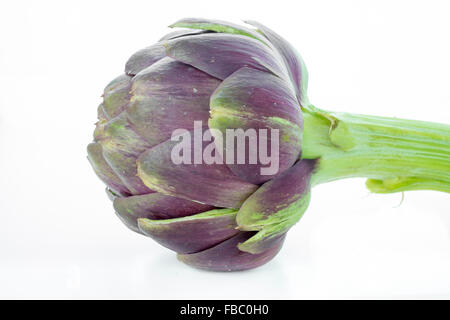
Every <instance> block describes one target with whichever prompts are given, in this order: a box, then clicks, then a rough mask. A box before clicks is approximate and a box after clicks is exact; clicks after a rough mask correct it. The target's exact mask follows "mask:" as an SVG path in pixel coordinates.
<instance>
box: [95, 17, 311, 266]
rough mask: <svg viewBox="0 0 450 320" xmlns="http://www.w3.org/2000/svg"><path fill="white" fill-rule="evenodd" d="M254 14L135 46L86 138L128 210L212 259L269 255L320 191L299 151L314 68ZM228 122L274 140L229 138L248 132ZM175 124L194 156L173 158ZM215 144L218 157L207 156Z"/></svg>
mask: <svg viewBox="0 0 450 320" xmlns="http://www.w3.org/2000/svg"><path fill="white" fill-rule="evenodd" d="M250 24H251V25H253V26H255V27H256V28H257V29H255V28H252V27H244V26H239V25H236V24H232V23H228V22H223V21H213V20H206V19H183V20H181V21H178V22H177V23H175V24H173V25H172V26H171V27H181V28H185V29H183V30H177V31H175V32H172V33H170V34H168V35H166V36H164V37H163V38H162V39H161V40H160V41H159V42H158V43H156V44H154V45H152V46H149V47H146V48H144V49H142V50H140V51H138V52H137V53H135V54H134V55H132V56H131V58H130V59H129V60H128V61H127V63H126V66H125V74H123V75H121V76H119V77H117V78H116V79H114V80H113V81H112V82H110V83H109V84H108V85H107V86H106V88H105V90H104V93H103V102H102V104H101V105H100V106H99V108H98V118H99V121H98V122H97V124H96V130H95V132H94V142H93V143H91V144H90V145H89V146H88V158H89V161H90V162H91V165H92V167H93V168H94V171H95V173H96V174H97V176H98V177H99V178H100V179H101V180H102V181H103V182H104V183H105V184H106V185H107V190H108V191H107V192H108V196H109V197H110V199H111V200H112V201H113V206H114V209H115V211H116V214H117V215H118V217H119V218H120V220H122V222H123V223H124V224H125V225H126V226H127V227H128V228H130V229H131V230H133V231H135V232H137V233H139V234H142V235H145V236H148V237H150V238H152V239H154V240H155V241H157V242H158V243H160V244H161V245H163V246H165V247H167V248H169V249H171V250H173V251H175V252H176V253H177V254H178V258H179V260H181V261H183V262H185V263H187V264H189V265H192V266H195V267H198V268H202V269H207V270H215V271H234V270H245V269H250V268H254V267H257V266H260V265H262V264H265V263H266V262H268V261H269V260H271V259H272V258H273V257H274V256H275V255H276V254H277V253H278V251H279V250H280V248H281V246H282V244H283V241H284V239H285V235H286V232H287V231H288V230H289V228H290V227H291V226H292V225H293V224H295V223H296V222H297V221H298V220H299V219H300V217H301V215H302V214H303V212H304V211H305V210H306V207H307V206H308V202H309V197H310V177H311V173H312V172H313V170H314V165H315V163H314V161H313V160H299V159H301V146H302V133H303V117H302V110H301V107H306V106H307V105H308V99H307V96H306V87H307V72H306V68H305V67H304V63H303V61H302V59H301V57H300V56H299V55H298V54H297V53H296V52H295V50H294V49H293V48H292V47H291V46H290V45H289V44H288V43H287V42H286V41H285V40H283V39H282V38H281V37H280V36H278V35H277V34H276V33H274V32H273V31H272V30H270V29H268V28H266V27H265V26H263V25H261V24H258V23H256V22H251V23H250ZM228 129H232V130H235V131H236V130H241V131H240V132H244V133H245V136H244V139H248V140H243V141H252V142H253V143H256V145H257V146H258V147H259V148H258V151H259V152H261V150H260V148H261V147H265V150H263V151H265V152H263V153H262V155H263V157H261V153H258V154H252V150H251V149H249V148H250V143H243V145H241V146H243V147H242V148H241V149H239V143H238V144H237V145H236V143H234V144H233V143H229V142H230V141H235V140H239V137H237V136H232V135H229V134H228ZM175 132H180V134H179V135H174V133H175ZM197 133H199V134H200V136H201V138H202V139H201V140H200V143H198V141H197V140H196V139H195V137H196V134H197ZM247 134H248V135H247ZM174 136H175V137H176V138H179V139H186V141H184V140H183V142H186V143H188V145H189V146H192V148H191V149H190V150H191V151H192V152H191V151H190V152H189V154H188V153H185V152H184V150H183V152H182V157H183V159H185V160H186V159H187V160H189V161H187V162H176V161H173V152H174V150H176V148H177V145H178V141H176V140H174V139H173V138H174ZM205 137H209V139H205ZM241 142H242V141H241ZM211 146H213V147H212V149H211ZM209 148H210V149H209ZM207 150H208V151H209V152H210V154H211V155H214V157H213V158H214V159H215V160H216V161H214V162H211V163H210V162H205V161H197V155H198V152H199V153H200V154H205V152H206V151H207ZM242 154H244V157H243V158H241V159H240V160H239V156H240V155H242ZM180 155H181V153H180ZM228 160H232V161H228ZM236 160H237V161H236ZM272 165H273V166H272Z"/></svg>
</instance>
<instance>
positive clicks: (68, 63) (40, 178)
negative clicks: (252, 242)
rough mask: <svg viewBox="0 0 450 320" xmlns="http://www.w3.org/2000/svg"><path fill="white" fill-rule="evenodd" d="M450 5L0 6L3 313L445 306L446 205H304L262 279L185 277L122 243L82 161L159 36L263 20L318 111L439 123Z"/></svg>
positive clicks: (176, 267)
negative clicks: (107, 110) (115, 306)
mask: <svg viewBox="0 0 450 320" xmlns="http://www.w3.org/2000/svg"><path fill="white" fill-rule="evenodd" d="M449 15H450V4H449V2H448V1H430V0H426V1H296V2H295V3H294V1H286V2H283V1H280V0H278V1H276V2H275V3H274V2H272V1H270V2H269V1H267V2H264V1H254V2H252V1H242V0H239V1H226V2H214V1H213V2H212V1H194V2H192V1H175V0H172V1H139V2H137V1H131V0H129V1H103V2H100V1H73V2H71V3H69V2H63V1H52V2H49V1H28V2H24V1H8V2H2V4H1V5H0V88H1V89H0V152H1V157H0V169H1V179H0V197H1V201H0V214H1V219H0V298H159V299H167V298H195V299H197V298H224V299H227V298H255V299H257V298H274V299H283V298H287V299H290V298H450V231H449V230H450V197H449V195H447V194H443V193H438V192H413V193H407V194H406V195H405V200H404V201H403V203H402V204H401V205H400V206H398V204H399V203H400V200H401V195H400V194H396V195H384V196H383V195H368V191H366V190H365V188H364V181H363V179H355V180H348V181H341V182H335V183H330V184H327V185H323V186H320V187H317V188H315V189H314V190H313V195H312V203H311V206H310V208H309V209H308V211H307V213H306V214H305V216H304V218H303V219H302V221H301V222H300V223H299V224H298V225H296V226H295V227H294V228H293V229H292V230H291V232H290V233H289V236H288V238H287V241H286V244H285V246H284V248H283V250H282V251H281V253H280V254H279V255H278V256H277V257H276V259H275V260H273V261H272V262H271V263H269V264H267V265H265V266H263V267H261V268H259V269H256V270H252V271H248V272H242V273H231V274H224V273H211V272H202V271H197V270H194V269H191V268H189V267H187V266H185V265H183V264H181V263H179V262H178V261H177V260H176V259H175V255H174V254H173V253H171V252H170V251H168V250H166V249H164V248H162V247H160V246H159V245H158V244H156V243H154V242H153V241H152V240H150V239H147V238H144V237H142V236H139V235H137V234H134V233H132V232H131V231H129V230H128V229H126V228H125V227H124V226H122V224H121V223H120V222H119V220H118V219H117V218H116V217H115V215H114V213H113V209H112V206H111V203H110V202H109V200H108V199H107V197H106V195H105V192H104V187H103V184H102V183H101V182H100V181H99V180H98V179H97V178H96V176H95V175H94V173H93V171H92V169H91V168H90V166H89V164H88V161H87V160H86V151H85V148H86V145H87V144H88V143H89V142H90V141H91V139H92V131H93V129H94V125H93V124H94V122H95V118H96V107H97V104H98V103H99V102H100V94H101V92H102V89H103V87H104V85H105V84H106V83H107V82H109V80H111V79H112V78H113V77H115V76H116V75H118V74H120V73H121V72H122V70H123V66H124V63H125V61H126V59H127V58H128V57H129V56H130V55H131V54H132V53H133V52H135V51H136V50H138V49H140V48H143V47H145V46H147V45H150V44H152V43H153V42H154V41H156V40H158V39H159V38H160V36H162V35H163V34H164V33H165V32H166V31H167V29H166V28H165V26H166V25H169V24H170V23H172V22H174V21H175V20H177V19H180V18H183V17H188V16H200V17H208V18H220V19H225V20H232V21H239V20H240V19H253V20H259V21H261V22H263V23H265V24H266V25H268V26H269V27H271V28H273V29H274V30H276V31H277V32H279V33H280V34H281V35H283V36H284V37H285V38H287V39H288V40H289V41H290V42H291V43H292V44H293V45H294V46H295V47H296V48H297V49H298V50H299V51H300V52H301V54H302V55H303V57H304V59H305V61H306V64H307V66H308V69H309V73H310V89H309V96H310V100H311V101H312V103H314V104H315V105H316V106H318V107H322V108H327V109H332V110H336V111H349V112H359V113H367V114H376V115H384V116H396V117H404V118H413V119H423V120H429V121H439V122H444V123H450V112H449V107H450V90H449V88H450V78H449V75H450V60H449V59H448V57H450V42H449V38H450V36H449V33H450V19H448V17H449Z"/></svg>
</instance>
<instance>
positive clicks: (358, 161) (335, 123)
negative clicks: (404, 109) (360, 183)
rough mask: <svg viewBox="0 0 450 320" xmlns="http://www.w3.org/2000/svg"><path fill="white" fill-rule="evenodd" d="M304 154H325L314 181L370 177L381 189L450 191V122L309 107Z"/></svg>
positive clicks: (373, 186)
mask: <svg viewBox="0 0 450 320" xmlns="http://www.w3.org/2000/svg"><path fill="white" fill-rule="evenodd" d="M303 115H304V122H305V123H304V133H303V148H302V152H303V153H302V158H303V159H319V161H318V165H317V168H316V171H315V173H314V175H313V177H312V184H313V185H317V184H320V183H324V182H328V181H333V180H338V179H344V178H352V177H366V178H369V180H368V181H367V183H366V185H367V187H368V188H369V189H370V190H371V191H373V192H378V193H390V192H399V191H408V190H437V191H444V192H450V126H449V125H445V124H438V123H431V122H423V121H413V120H403V119H395V118H383V117H374V116H365V115H354V114H348V113H334V112H326V111H323V110H319V109H317V108H315V107H313V106H310V107H308V108H306V109H304V110H303Z"/></svg>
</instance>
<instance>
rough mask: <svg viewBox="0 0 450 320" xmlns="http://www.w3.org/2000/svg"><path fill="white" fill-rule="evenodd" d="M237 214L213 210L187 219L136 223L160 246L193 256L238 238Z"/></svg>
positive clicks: (224, 210) (146, 220)
mask: <svg viewBox="0 0 450 320" xmlns="http://www.w3.org/2000/svg"><path fill="white" fill-rule="evenodd" d="M236 212H237V211H235V210H231V209H219V210H212V211H208V212H204V213H200V214H196V215H193V216H189V217H184V218H177V219H169V220H150V219H139V220H138V223H139V229H140V230H141V231H142V232H143V233H144V234H146V235H148V236H150V237H152V238H153V239H154V240H156V241H157V242H159V243H160V244H162V245H163V246H165V247H167V248H169V249H171V250H174V251H176V252H178V253H182V254H185V253H194V252H198V251H201V250H205V249H207V248H210V247H212V246H214V245H216V244H218V243H220V242H222V241H224V240H226V239H228V238H230V237H232V236H233V235H235V234H237V233H238V232H239V231H237V230H236V222H235V221H236V219H235V216H236Z"/></svg>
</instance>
